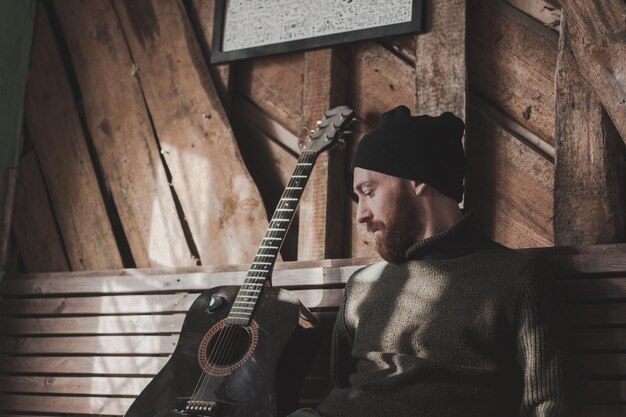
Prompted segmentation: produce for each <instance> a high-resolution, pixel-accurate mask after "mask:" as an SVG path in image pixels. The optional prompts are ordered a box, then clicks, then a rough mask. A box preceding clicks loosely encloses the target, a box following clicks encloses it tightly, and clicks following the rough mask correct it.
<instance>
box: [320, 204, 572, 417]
mask: <svg viewBox="0 0 626 417" xmlns="http://www.w3.org/2000/svg"><path fill="white" fill-rule="evenodd" d="M406 257H407V261H405V262H402V263H397V264H396V263H387V262H379V263H376V264H373V265H370V266H367V267H365V268H362V269H360V270H359V271H357V272H356V273H354V274H353V276H352V277H350V279H349V281H348V283H347V285H346V290H345V293H344V299H343V301H342V303H341V307H340V309H339V313H338V316H337V321H336V324H335V329H334V334H333V345H332V352H331V372H332V377H333V381H334V385H335V388H334V389H333V390H332V391H331V392H330V393H329V395H328V396H327V397H326V398H325V399H324V401H323V402H322V404H321V405H320V406H319V407H318V411H319V412H320V414H322V415H323V416H330V417H387V416H389V417H461V416H463V417H471V416H480V417H506V416H533V417H561V416H565V415H567V412H568V410H567V408H568V400H567V395H566V391H567V388H566V387H567V384H566V377H565V375H566V372H565V368H566V362H567V361H566V357H567V355H566V354H565V349H564V347H563V342H562V340H563V337H562V334H561V333H562V332H561V330H562V329H561V325H560V321H559V320H558V319H557V313H556V308H555V299H553V297H552V294H553V291H552V289H551V284H552V283H553V280H552V276H551V273H550V271H549V269H548V268H547V267H546V265H545V264H543V263H540V262H539V261H537V260H536V259H533V258H532V257H530V256H528V255H524V254H520V253H519V252H516V251H514V250H511V249H508V248H506V247H504V246H502V245H499V244H497V243H495V242H492V241H490V240H488V239H486V238H484V237H482V236H480V235H479V233H478V232H477V230H476V229H475V228H474V226H473V220H472V216H471V215H470V214H465V215H464V216H463V217H462V218H461V220H460V221H459V222H458V223H456V224H455V225H454V226H453V227H452V228H450V229H448V230H446V231H444V232H442V233H439V234H437V235H435V236H432V237H430V238H428V239H425V240H422V241H420V242H417V243H416V244H414V245H413V246H412V247H410V248H409V249H408V251H407V253H406Z"/></svg>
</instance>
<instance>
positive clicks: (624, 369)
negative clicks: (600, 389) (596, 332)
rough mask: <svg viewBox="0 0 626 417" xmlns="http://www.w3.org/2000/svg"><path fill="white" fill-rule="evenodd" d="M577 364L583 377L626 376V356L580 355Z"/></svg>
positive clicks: (577, 356) (577, 357)
mask: <svg viewBox="0 0 626 417" xmlns="http://www.w3.org/2000/svg"><path fill="white" fill-rule="evenodd" d="M576 364H577V366H578V369H579V370H580V371H581V372H582V374H583V375H586V376H589V375H591V376H593V377H594V378H598V377H602V376H604V377H606V376H610V377H616V376H619V377H623V376H626V354H619V353H618V354H599V353H579V354H577V355H576Z"/></svg>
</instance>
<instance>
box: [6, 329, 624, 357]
mask: <svg viewBox="0 0 626 417" xmlns="http://www.w3.org/2000/svg"><path fill="white" fill-rule="evenodd" d="M177 341H178V335H161V336H157V335H124V336H117V335H116V336H108V335H107V336H72V337H66V336H54V337H12V338H6V339H5V340H4V341H3V353H5V354H20V355H32V354H42V353H45V354H61V355H67V354H80V355H86V354H90V355H94V354H95V355H111V354H115V355H129V354H137V355H169V354H171V353H172V352H173V351H174V347H175V346H176V342H177ZM574 346H575V348H576V349H577V350H578V351H580V352H581V353H583V352H589V351H598V352H606V353H608V352H611V351H616V350H624V349H626V331H625V330H624V329H621V328H615V329H576V330H575V332H574Z"/></svg>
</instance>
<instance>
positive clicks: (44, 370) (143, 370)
mask: <svg viewBox="0 0 626 417" xmlns="http://www.w3.org/2000/svg"><path fill="white" fill-rule="evenodd" d="M168 359H169V358H168V357H164V356H55V357H51V356H2V357H0V372H1V373H2V374H56V375H59V374H61V375H62V374H76V375H78V374H80V375H118V376H121V375H129V376H130V375H134V376H139V375H148V376H154V375H156V374H157V373H158V372H159V371H160V370H161V368H163V366H165V363H166V362H167V360H168Z"/></svg>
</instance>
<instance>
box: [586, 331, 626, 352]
mask: <svg viewBox="0 0 626 417" xmlns="http://www.w3.org/2000/svg"><path fill="white" fill-rule="evenodd" d="M574 347H575V348H576V349H577V350H578V351H580V352H590V351H594V352H607V351H609V352H610V351H618V350H622V351H623V350H626V329H623V328H614V329H578V330H576V331H575V332H574Z"/></svg>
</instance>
